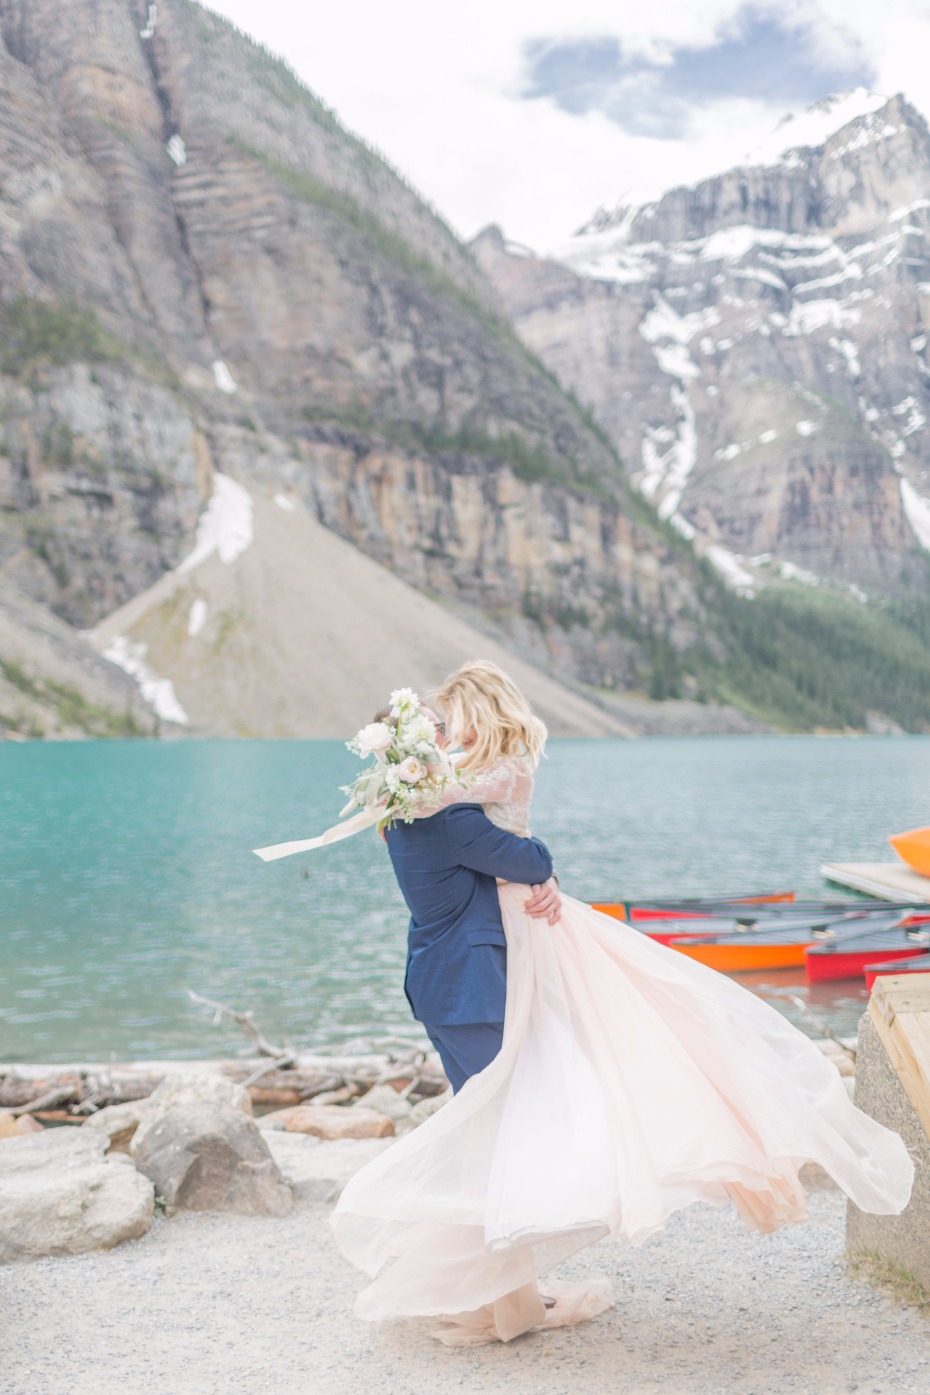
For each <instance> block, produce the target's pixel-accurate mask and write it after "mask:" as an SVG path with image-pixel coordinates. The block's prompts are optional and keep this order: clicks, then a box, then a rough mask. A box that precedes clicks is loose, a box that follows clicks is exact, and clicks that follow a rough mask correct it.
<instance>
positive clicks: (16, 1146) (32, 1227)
mask: <svg viewBox="0 0 930 1395" xmlns="http://www.w3.org/2000/svg"><path fill="white" fill-rule="evenodd" d="M106 1147H107V1139H106V1136H105V1135H104V1134H102V1133H94V1132H88V1131H87V1130H86V1129H83V1128H81V1129H72V1128H59V1129H44V1130H43V1131H42V1132H41V1133H35V1134H27V1135H26V1136H25V1137H20V1138H8V1139H5V1140H4V1143H3V1146H2V1148H0V1263H9V1262H10V1261H11V1260H15V1259H36V1258H38V1257H39V1256H40V1255H74V1254H82V1253H83V1252H84V1251H85V1250H101V1249H103V1250H108V1249H111V1248H112V1247H113V1246H114V1245H118V1244H120V1243H121V1241H123V1240H134V1239H135V1238H136V1237H137V1236H140V1235H144V1234H145V1232H146V1231H147V1230H148V1228H149V1226H150V1225H151V1223H152V1216H153V1214H154V1209H155V1208H154V1194H153V1190H152V1184H151V1182H150V1181H149V1180H148V1179H147V1178H146V1177H142V1176H140V1174H139V1173H138V1172H137V1171H136V1169H135V1168H134V1167H133V1166H132V1163H131V1162H130V1161H129V1159H128V1158H127V1157H124V1156H120V1155H119V1154H117V1155H115V1156H113V1157H106V1156H105V1152H106Z"/></svg>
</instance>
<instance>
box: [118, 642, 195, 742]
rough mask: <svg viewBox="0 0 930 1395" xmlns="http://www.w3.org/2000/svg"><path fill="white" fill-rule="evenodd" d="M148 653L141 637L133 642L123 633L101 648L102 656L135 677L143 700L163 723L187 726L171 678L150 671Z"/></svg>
mask: <svg viewBox="0 0 930 1395" xmlns="http://www.w3.org/2000/svg"><path fill="white" fill-rule="evenodd" d="M147 652H148V648H147V646H146V645H145V644H143V643H142V641H141V640H140V641H139V642H138V643H133V641H132V640H131V639H128V638H127V637H126V635H116V636H115V637H114V638H113V639H112V640H111V641H110V643H109V644H108V645H107V647H106V649H104V651H103V657H104V658H105V659H109V660H110V662H111V663H112V664H116V666H117V668H121V669H122V670H123V672H124V673H128V674H129V676H130V678H134V679H135V680H136V683H137V684H138V685H139V692H140V693H141V694H142V697H143V699H144V701H145V702H147V703H148V705H149V706H150V707H151V708H152V709H153V710H154V712H155V713H156V715H157V716H158V717H160V718H161V720H162V721H163V722H173V723H174V724H175V726H182V727H186V726H188V725H189V724H190V718H189V717H188V715H187V713H186V712H185V711H184V708H183V707H182V706H181V704H180V703H179V702H178V699H177V696H176V695H175V691H174V684H173V683H172V681H171V679H170V678H159V677H158V676H157V675H156V674H154V673H153V672H152V670H151V669H150V668H149V666H148V664H147V663H146V662H145V656H146V653H147Z"/></svg>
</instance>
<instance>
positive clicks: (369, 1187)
mask: <svg viewBox="0 0 930 1395" xmlns="http://www.w3.org/2000/svg"><path fill="white" fill-rule="evenodd" d="M435 703H436V707H437V709H438V711H439V713H440V716H441V717H442V718H444V722H445V727H446V732H447V736H448V740H449V744H450V746H457V747H458V748H459V749H460V752H461V754H460V756H459V757H458V766H459V769H460V770H464V771H466V772H468V776H467V778H468V780H469V783H468V784H467V785H466V786H465V787H464V788H463V787H462V786H460V785H452V786H450V787H449V789H448V790H447V791H446V792H445V793H444V794H443V795H442V797H441V798H442V802H443V803H445V804H448V803H449V801H450V800H452V799H457V800H460V801H462V802H463V803H469V804H474V803H478V802H480V803H483V805H484V811H485V813H486V814H487V816H488V818H490V819H491V820H492V821H493V822H494V823H496V824H497V825H499V826H500V827H501V828H504V829H507V830H508V831H510V832H511V833H516V834H519V835H522V836H523V837H528V836H529V833H530V806H531V799H532V792H533V771H534V768H535V765H536V763H537V760H538V757H539V755H540V753H541V749H542V744H543V740H544V737H545V728H544V727H543V726H542V724H541V723H540V722H539V721H538V719H537V718H535V717H534V716H533V714H532V713H531V712H530V709H529V707H528V705H527V703H526V701H525V699H524V698H523V697H522V695H521V694H520V692H519V690H518V689H517V688H516V687H515V685H514V684H513V683H512V682H511V681H510V679H508V678H507V677H506V675H505V674H503V673H502V672H501V671H500V670H499V669H497V668H496V667H495V666H494V665H492V664H489V663H483V662H478V663H471V664H467V665H465V667H463V668H462V669H460V670H459V672H458V673H456V674H454V675H453V676H452V677H451V678H450V679H448V680H447V682H446V683H445V684H444V686H443V687H442V688H441V689H440V691H439V692H438V693H437V694H436V699H435ZM534 733H535V734H536V737H538V739H536V737H534V735H533V734H534ZM528 734H529V735H528ZM438 808H439V804H437V805H436V806H434V807H433V808H432V809H427V810H425V811H423V810H421V811H418V812H419V813H424V812H425V813H427V814H429V813H434V812H436V810H437V809H438ZM389 836H390V835H389ZM498 891H499V897H500V909H501V915H502V920H503V925H504V930H505V934H506V944H507V973H506V1008H505V1017H504V1029H503V1044H502V1046H501V1048H500V1051H499V1052H498V1054H497V1055H496V1056H494V1058H493V1059H492V1060H491V1061H490V1063H489V1064H488V1065H487V1066H486V1067H485V1068H484V1069H483V1070H481V1071H480V1072H479V1073H478V1074H476V1075H473V1076H472V1077H471V1078H470V1079H468V1080H467V1081H466V1082H465V1084H464V1086H463V1087H462V1088H461V1089H460V1090H459V1091H458V1093H456V1094H455V1095H454V1097H453V1098H452V1099H451V1100H450V1101H449V1103H448V1104H446V1105H445V1106H444V1107H443V1108H442V1109H441V1110H439V1111H438V1112H437V1113H436V1114H434V1115H433V1116H432V1117H431V1118H430V1119H428V1120H427V1121H426V1122H425V1123H423V1124H422V1125H420V1127H419V1128H417V1129H416V1130H415V1131H414V1132H412V1133H410V1134H408V1135H406V1136H405V1137H403V1138H401V1139H399V1140H398V1141H397V1142H396V1143H394V1144H393V1145H392V1146H391V1147H390V1148H389V1149H388V1150H387V1151H385V1152H384V1153H382V1154H381V1155H379V1157H377V1158H376V1159H374V1160H373V1161H372V1162H370V1163H369V1164H368V1165H367V1166H366V1167H364V1168H363V1169H362V1170H361V1171H360V1172H359V1173H357V1175H356V1176H355V1177H354V1178H353V1179H352V1181H350V1183H349V1184H348V1186H347V1187H346V1189H345V1190H344V1192H343V1193H342V1196H341V1197H340V1200H339V1202H338V1204H337V1206H336V1209H335V1212H334V1214H333V1217H332V1226H333V1230H334V1234H335V1238H336V1241H337V1243H338V1244H339V1246H340V1248H341V1249H342V1251H343V1253H344V1254H345V1255H346V1256H347V1257H348V1258H349V1259H350V1260H352V1261H353V1263H355V1264H356V1265H357V1266H358V1267H359V1268H361V1269H362V1270H364V1271H366V1272H367V1273H368V1274H369V1275H371V1276H372V1277H373V1282H372V1283H370V1284H369V1286H368V1287H367V1288H366V1289H365V1290H364V1291H363V1293H362V1294H361V1296H360V1298H359V1300H358V1303H357V1309H356V1310H357V1312H358V1314H359V1315H360V1316H361V1317H364V1318H369V1319H383V1318H390V1317H399V1316H410V1315H431V1316H436V1317H439V1316H441V1317H443V1318H445V1319H446V1322H447V1326H446V1327H445V1328H444V1329H443V1330H441V1331H437V1333H436V1335H437V1336H438V1337H439V1339H440V1340H441V1341H444V1342H446V1343H447V1344H450V1345H464V1344H474V1343H479V1342H486V1341H493V1340H501V1341H508V1340H510V1339H511V1338H513V1337H515V1336H518V1335H519V1334H520V1333H522V1332H526V1331H528V1330H530V1329H531V1328H534V1327H556V1326H561V1325H565V1324H567V1323H574V1322H578V1321H582V1320H584V1319H585V1318H589V1317H592V1316H594V1315H595V1314H596V1313H598V1312H601V1311H603V1310H604V1309H605V1308H606V1307H608V1306H609V1304H610V1301H611V1300H610V1295H609V1289H608V1286H607V1285H606V1284H605V1283H603V1282H600V1283H592V1284H588V1285H586V1286H584V1285H569V1284H565V1283H561V1282H558V1281H557V1280H556V1279H555V1278H553V1277H547V1278H546V1280H545V1285H544V1289H545V1295H546V1296H545V1297H544V1296H542V1295H541V1293H540V1290H539V1286H538V1282H537V1281H538V1280H539V1279H540V1278H541V1277H542V1276H544V1275H549V1274H550V1271H551V1270H552V1269H553V1268H554V1267H555V1266H556V1265H558V1264H559V1263H561V1262H562V1261H563V1260H565V1259H567V1258H568V1257H569V1256H570V1255H572V1254H574V1253H575V1252H577V1251H578V1250H580V1249H582V1248H583V1247H585V1246H587V1245H590V1244H591V1243H592V1242H594V1241H596V1240H599V1239H601V1238H602V1237H604V1236H608V1235H610V1236H613V1237H615V1238H617V1239H620V1238H626V1239H628V1240H629V1241H631V1242H632V1243H633V1244H634V1245H639V1244H641V1243H642V1242H643V1241H644V1240H645V1239H646V1238H647V1237H648V1236H650V1235H652V1234H654V1233H655V1232H656V1231H658V1230H660V1229H661V1228H662V1226H663V1224H664V1223H665V1221H666V1220H667V1219H668V1217H669V1216H670V1215H671V1214H672V1213H673V1212H674V1211H677V1210H679V1209H681V1208H682V1207H685V1206H688V1205H690V1204H691V1203H692V1202H695V1201H704V1202H708V1203H710V1204H711V1205H715V1206H723V1205H726V1204H728V1203H732V1204H733V1205H734V1206H735V1207H736V1209H737V1211H738V1212H739V1214H740V1216H741V1217H742V1219H743V1221H744V1222H745V1223H746V1225H747V1226H748V1227H750V1228H752V1229H756V1230H760V1231H773V1230H775V1229H776V1228H777V1227H778V1226H781V1225H784V1224H786V1223H789V1222H795V1221H800V1220H803V1219H804V1218H805V1216H806V1206H805V1197H804V1190H803V1187H802V1185H801V1182H800V1180H799V1175H798V1174H799V1169H800V1168H801V1167H802V1165H803V1164H804V1163H805V1162H808V1161H811V1162H815V1163H818V1164H820V1166H821V1167H823V1168H825V1169H826V1171H827V1172H828V1173H829V1174H830V1175H831V1176H832V1177H833V1178H834V1179H835V1181H836V1182H837V1183H838V1184H839V1186H840V1187H841V1188H842V1189H843V1191H844V1192H845V1193H846V1194H847V1196H849V1197H850V1198H851V1199H852V1200H853V1201H854V1202H855V1204H856V1205H857V1206H859V1207H860V1208H861V1209H862V1210H864V1211H872V1212H878V1213H882V1214H896V1213H898V1212H900V1211H901V1210H903V1208H904V1207H905V1205H906V1204H907V1201H908V1197H909V1195H910V1191H911V1185H912V1180H913V1165H912V1163H911V1160H910V1157H909V1156H908V1153H907V1151H906V1149H905V1147H904V1144H903V1142H902V1140H901V1138H900V1137H899V1136H898V1135H897V1134H895V1133H892V1132H890V1131H889V1130H887V1129H885V1128H883V1127H882V1126H881V1125H879V1124H878V1123H876V1122H875V1121H874V1120H873V1119H871V1118H869V1117H868V1116H867V1115H865V1114H863V1113H862V1112H861V1111H859V1110H857V1109H856V1108H855V1107H854V1106H853V1104H852V1103H851V1101H850V1099H849V1096H848V1095H847V1092H846V1088H845V1086H844V1084H843V1081H842V1079H841V1077H840V1075H839V1073H838V1072H837V1071H836V1069H835V1067H834V1066H833V1065H831V1064H830V1062H829V1061H828V1060H827V1059H826V1058H825V1057H824V1056H823V1055H822V1054H821V1052H820V1051H819V1050H818V1048H817V1047H816V1046H815V1045H814V1044H813V1043H812V1042H811V1041H810V1040H809V1039H808V1038H807V1037H805V1036H804V1035H803V1034H802V1033H801V1032H799V1031H798V1030H797V1029H796V1028H795V1027H793V1026H791V1024H790V1023H788V1022H787V1021H786V1020H785V1019H784V1018H783V1017H782V1016H781V1015H780V1014H779V1013H778V1012H776V1011H775V1010H774V1009H773V1008H771V1007H770V1006H768V1005H767V1004H766V1003H764V1002H762V1001H761V1000H760V999H759V998H757V997H756V996H755V995H754V994H752V993H750V992H748V991H747V990H746V989H743V988H741V987H739V986H738V985H737V984H735V983H733V982H732V981H731V980H729V979H727V978H725V977H723V976H722V975H720V974H718V973H716V972H714V971H713V970H711V969H707V968H705V967H704V966H703V965H701V964H698V963H696V962H695V961H694V960H691V959H689V958H686V957H685V956H684V955H681V954H678V953H676V952H675V951H674V950H671V949H667V948H664V947H663V946H661V945H658V944H655V943H654V942H653V941H651V940H650V939H648V938H647V937H646V936H644V935H642V934H641V933H640V932H639V931H637V930H634V929H632V928H631V927H630V926H627V925H624V924H622V923H620V922H618V921H616V920H613V919H611V918H609V917H607V916H605V915H603V914H601V913H600V912H598V911H595V910H593V909H592V908H591V907H590V906H588V905H587V904H585V903H584V902H581V901H576V900H574V899H572V898H571V897H569V896H566V895H564V894H563V895H562V898H561V915H560V918H558V919H556V920H555V921H554V923H550V922H549V921H548V920H547V919H545V918H532V917H531V915H530V914H529V913H528V912H527V910H526V901H527V894H528V888H527V887H526V886H518V885H514V884H510V883H502V884H500V885H499V887H498Z"/></svg>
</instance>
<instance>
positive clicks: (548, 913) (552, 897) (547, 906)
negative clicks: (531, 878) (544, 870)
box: [523, 879, 562, 925]
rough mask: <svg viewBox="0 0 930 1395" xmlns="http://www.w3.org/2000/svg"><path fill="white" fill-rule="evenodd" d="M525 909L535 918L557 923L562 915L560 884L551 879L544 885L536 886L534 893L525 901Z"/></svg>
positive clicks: (553, 923)
mask: <svg viewBox="0 0 930 1395" xmlns="http://www.w3.org/2000/svg"><path fill="white" fill-rule="evenodd" d="M523 909H524V910H525V911H526V913H527V915H530V916H532V917H533V919H534V920H548V922H549V924H550V925H555V923H556V921H557V920H559V919H560V918H561V915H562V898H561V897H560V896H559V889H558V886H557V885H556V884H555V882H553V881H552V880H551V879H550V880H549V881H548V882H544V883H543V885H542V886H534V887H533V895H532V896H531V897H530V899H529V900H528V901H524V902H523Z"/></svg>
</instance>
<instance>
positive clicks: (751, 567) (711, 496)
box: [475, 92, 930, 597]
mask: <svg viewBox="0 0 930 1395" xmlns="http://www.w3.org/2000/svg"><path fill="white" fill-rule="evenodd" d="M928 193H930V133H928V131H927V127H926V125H925V123H924V121H923V119H922V118H921V117H920V116H919V115H918V113H917V112H916V111H915V110H914V109H913V108H912V107H911V106H910V105H909V104H908V103H907V102H906V101H905V100H904V99H903V98H902V97H895V98H893V99H892V100H890V101H883V100H882V99H877V98H875V97H873V96H871V95H870V94H865V93H861V92H860V93H853V94H849V95H848V96H846V97H844V98H838V99H831V100H830V101H828V102H826V103H824V104H822V105H821V107H820V108H818V109H815V110H814V111H813V112H811V113H808V114H807V115H806V116H805V117H804V118H801V119H799V120H798V121H797V122H796V123H788V124H786V125H785V126H783V127H782V128H781V129H780V131H779V132H777V133H776V137H775V139H774V140H773V141H772V143H771V144H770V146H769V149H768V150H766V151H762V152H760V153H759V156H758V157H757V160H756V161H754V162H751V163H747V165H746V166H745V167H742V168H739V169H735V170H732V171H730V172H729V173H727V174H724V175H721V176H719V177H717V178H714V179H708V180H705V181H704V182H702V183H701V184H698V185H696V186H694V187H693V188H687V189H675V190H672V191H671V192H669V193H668V194H666V195H665V196H664V197H663V198H661V199H660V200H658V201H657V202H656V203H653V204H649V205H646V206H642V207H634V208H629V207H627V208H620V209H617V210H615V211H614V212H612V213H603V212H602V213H600V214H598V215H597V216H596V217H595V218H594V219H593V220H592V221H591V223H590V224H588V226H587V227H586V228H585V229H583V230H582V232H581V233H579V234H578V236H577V237H576V238H575V239H574V240H573V241H572V243H571V244H570V245H569V246H568V247H566V248H563V249H561V250H560V251H559V252H558V253H557V254H556V255H555V257H554V258H551V259H549V260H540V259H538V258H536V257H535V256H533V255H532V254H528V253H527V251H526V249H523V248H514V247H511V246H509V245H508V244H507V243H506V242H505V240H504V238H503V236H502V234H501V233H500V232H499V231H497V230H494V229H492V230H489V231H487V232H486V233H484V234H483V235H482V236H481V237H480V238H479V239H478V240H477V243H476V245H475V251H476V254H477V256H478V259H479V261H480V263H481V265H482V266H483V267H484V269H485V270H486V271H487V272H488V274H489V275H490V277H491V279H492V280H493V281H494V282H495V284H496V285H497V287H498V290H499V291H500V293H501V295H502V298H503V300H504V303H505V304H506V305H507V307H508V309H509V311H510V312H511V314H512V316H513V319H514V321H515V323H516V325H517V326H518V328H519V330H520V333H521V335H522V337H523V338H524V340H525V342H526V343H527V344H528V345H529V346H531V347H532V348H533V349H534V350H535V351H536V352H538V353H539V354H540V356H541V357H542V359H543V360H544V362H545V363H546V364H547V365H548V366H549V367H550V368H552V369H553V371H554V372H556V373H557V374H558V376H559V378H560V379H561V380H562V381H563V382H564V383H565V384H566V385H569V386H571V387H573V388H574V390H575V391H576V393H577V394H578V396H579V398H580V399H581V400H582V401H583V402H584V403H586V404H587V405H589V406H590V407H591V408H592V409H593V411H594V413H595V415H596V416H597V418H598V420H599V421H600V422H601V424H602V425H603V426H604V427H605V429H606V430H607V432H608V434H609V435H610V437H611V438H612V440H613V441H614V442H615V444H616V445H617V447H618V449H619V450H620V452H621V453H622V455H623V457H624V459H625V461H626V462H627V465H628V467H629V469H630V471H631V473H632V474H633V476H634V479H635V482H636V483H637V485H638V487H639V488H640V490H641V491H642V493H643V494H644V495H645V496H646V497H647V498H648V499H650V500H651V501H652V502H654V503H655V504H656V505H657V506H658V509H659V513H660V515H661V516H662V517H664V518H666V519H668V520H669V521H670V522H671V523H672V524H673V525H674V526H675V527H677V528H678V529H679V531H680V532H682V533H683V534H684V535H686V536H687V537H689V538H691V539H693V540H694V542H695V545H696V546H697V548H698V550H699V551H702V552H704V553H705V555H706V556H708V558H709V559H710V560H711V561H712V562H714V563H715V565H716V566H717V567H718V569H720V570H721V571H722V572H723V574H724V575H725V576H726V577H727V578H728V579H729V581H730V583H731V584H733V585H736V586H737V587H739V588H741V589H744V590H747V591H748V590H752V589H754V588H757V587H758V586H759V585H760V584H764V583H765V582H767V581H770V580H771V579H772V578H773V576H774V575H777V574H778V573H779V572H780V573H781V574H782V575H783V576H787V577H789V578H791V579H793V580H800V581H802V582H806V583H807V584H810V585H813V584H815V583H817V582H818V581H820V582H823V581H829V582H832V583H834V584H835V585H836V586H839V587H845V588H847V589H851V590H852V591H853V594H856V595H859V594H861V593H869V594H871V595H875V596H883V595H884V596H898V597H902V596H906V595H908V594H909V593H910V592H911V591H912V590H913V588H914V587H915V586H921V587H925V581H924V577H925V570H924V567H923V565H922V563H921V562H920V558H919V553H920V550H921V548H924V549H928V550H930V503H928V500H930V431H928V420H930V381H928V379H930V357H928V350H927V346H928V328H930V198H928Z"/></svg>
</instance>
